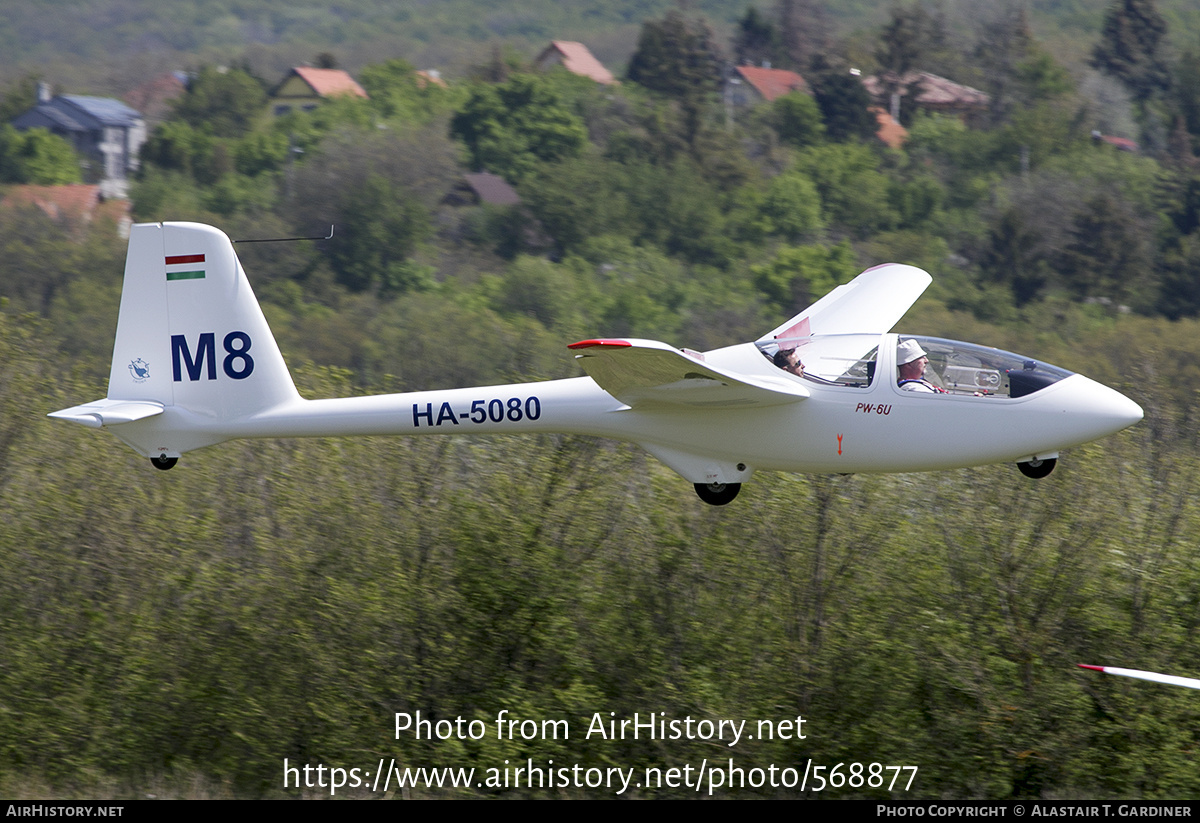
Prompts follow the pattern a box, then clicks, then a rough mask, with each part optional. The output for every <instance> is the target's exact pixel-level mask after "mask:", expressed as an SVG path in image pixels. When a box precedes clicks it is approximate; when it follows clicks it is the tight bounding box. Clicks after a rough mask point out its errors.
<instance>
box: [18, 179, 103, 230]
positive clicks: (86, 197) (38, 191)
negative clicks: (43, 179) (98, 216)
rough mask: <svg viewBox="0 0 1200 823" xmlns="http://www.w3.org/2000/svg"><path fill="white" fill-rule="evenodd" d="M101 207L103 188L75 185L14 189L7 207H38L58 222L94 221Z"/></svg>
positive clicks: (27, 186) (22, 186)
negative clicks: (68, 220) (98, 207)
mask: <svg viewBox="0 0 1200 823" xmlns="http://www.w3.org/2000/svg"><path fill="white" fill-rule="evenodd" d="M99 204H100V187H99V186H94V185H86V184H83V183H73V184H71V185H68V186H32V185H21V186H13V187H12V188H11V189H9V190H8V196H7V197H5V198H4V205H6V206H15V205H25V206H37V207H38V208H39V209H41V210H42V211H44V212H45V213H46V215H47V216H49V217H53V218H55V219H57V218H60V217H65V218H68V219H71V220H84V221H86V220H90V219H91V218H92V214H93V213H95V211H96V207H97V206H98V205H99Z"/></svg>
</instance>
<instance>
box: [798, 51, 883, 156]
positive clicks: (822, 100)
mask: <svg viewBox="0 0 1200 823" xmlns="http://www.w3.org/2000/svg"><path fill="white" fill-rule="evenodd" d="M809 80H810V82H811V83H812V86H813V96H814V97H816V99H817V105H818V106H820V107H821V117H822V118H823V119H824V121H825V134H826V136H827V137H829V139H830V140H835V141H838V142H842V141H846V140H852V139H854V138H859V139H862V140H869V139H870V138H871V137H872V136H874V134H875V130H876V128H878V124H877V123H876V122H875V115H873V114H871V112H870V111H869V109H870V106H871V95H869V94H868V93H867V90H866V89H865V88H864V87H863V84H862V82H861V81H860V80H859V78H858V77H857V76H855V75H853V74H850V72H849V71H845V70H842V69H837V68H834V67H833V66H831V65H829V64H828V63H825V62H824V61H822V62H821V63H820V64H819V67H818V69H817V70H816V71H815V72H814V73H813V74H812V75H810V77H809Z"/></svg>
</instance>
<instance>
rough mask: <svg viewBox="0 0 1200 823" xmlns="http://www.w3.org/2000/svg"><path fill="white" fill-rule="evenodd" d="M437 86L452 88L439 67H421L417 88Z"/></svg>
mask: <svg viewBox="0 0 1200 823" xmlns="http://www.w3.org/2000/svg"><path fill="white" fill-rule="evenodd" d="M429 86H437V87H438V88H439V89H448V88H450V87H449V86H448V85H446V81H445V80H443V79H442V73H441V72H440V71H438V70H437V69H420V70H418V71H417V88H419V89H424V88H428V87H429Z"/></svg>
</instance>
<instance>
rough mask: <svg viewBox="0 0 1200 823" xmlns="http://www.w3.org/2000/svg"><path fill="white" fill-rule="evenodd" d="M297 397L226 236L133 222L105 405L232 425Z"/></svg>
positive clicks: (193, 226)
mask: <svg viewBox="0 0 1200 823" xmlns="http://www.w3.org/2000/svg"><path fill="white" fill-rule="evenodd" d="M297 397H298V395H297V393H296V388H295V385H294V384H293V383H292V378H291V375H290V374H289V373H288V370H287V366H286V365H285V364H284V362H283V356H282V355H281V354H280V352H279V347H278V345H276V343H275V338H274V336H273V335H272V334H271V330H270V328H269V327H268V325H267V321H266V318H265V317H264V316H263V313H262V309H261V308H260V307H259V304H258V300H257V299H256V298H255V297H254V292H253V291H252V290H251V288H250V283H249V281H248V280H247V279H246V273H245V271H244V270H243V269H242V265H241V262H240V261H239V260H238V258H237V254H236V253H235V252H234V250H233V243H232V242H230V240H229V238H228V237H227V236H226V235H225V233H224V232H222V231H220V230H218V229H215V228H213V227H211V226H205V225H201V224H199V223H140V224H138V225H135V226H134V227H133V229H132V231H131V233H130V236H129V253H128V256H127V258H126V261H125V283H124V287H123V289H122V292H121V311H120V315H119V317H118V320H117V335H116V341H115V343H114V345H113V361H112V370H111V372H110V373H109V380H108V399H109V400H121V401H128V400H149V401H154V402H158V403H162V404H163V405H164V406H167V407H169V406H178V407H182V408H184V409H186V410H188V411H190V412H194V413H196V414H199V415H201V416H203V417H208V418H217V419H233V418H237V417H242V416H245V415H248V414H253V413H254V412H256V411H260V410H263V409H266V408H270V407H272V406H275V405H277V404H279V403H284V402H287V401H290V400H294V399H296V398H297Z"/></svg>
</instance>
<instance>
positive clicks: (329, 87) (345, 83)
mask: <svg viewBox="0 0 1200 823" xmlns="http://www.w3.org/2000/svg"><path fill="white" fill-rule="evenodd" d="M292 71H294V72H295V73H296V74H297V75H298V76H299V77H300V79H301V80H303V81H304V82H305V83H308V85H309V86H310V87H311V88H312V90H313V91H315V92H316V93H317V94H318V95H319V96H321V97H335V96H337V95H339V94H352V95H354V96H355V97H366V96H367V93H366V91H364V90H363V87H362V86H360V85H358V83H357V82H355V80H354V78H353V77H351V76H350V75H349V74H347V73H346V72H344V71H342V70H341V69H313V68H309V67H308V66H298V67H297V68H294V69H292Z"/></svg>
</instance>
